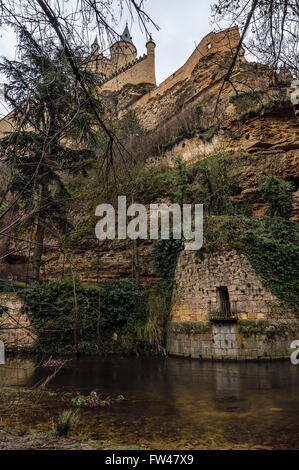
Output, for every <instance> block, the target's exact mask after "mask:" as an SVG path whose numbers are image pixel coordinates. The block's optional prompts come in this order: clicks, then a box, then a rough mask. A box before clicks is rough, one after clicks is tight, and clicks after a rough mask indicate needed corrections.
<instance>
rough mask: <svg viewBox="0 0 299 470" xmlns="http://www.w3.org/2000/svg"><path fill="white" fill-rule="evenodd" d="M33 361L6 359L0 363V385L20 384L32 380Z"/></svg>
mask: <svg viewBox="0 0 299 470" xmlns="http://www.w3.org/2000/svg"><path fill="white" fill-rule="evenodd" d="M35 367H36V366H35V361H33V360H30V359H27V360H21V359H7V360H6V364H4V365H0V387H10V386H22V385H24V384H27V383H30V382H31V381H32V378H33V375H34V372H35Z"/></svg>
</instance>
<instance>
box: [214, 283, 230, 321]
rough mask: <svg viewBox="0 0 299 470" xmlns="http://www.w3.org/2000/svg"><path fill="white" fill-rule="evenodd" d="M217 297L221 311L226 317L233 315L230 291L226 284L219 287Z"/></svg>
mask: <svg viewBox="0 0 299 470" xmlns="http://www.w3.org/2000/svg"><path fill="white" fill-rule="evenodd" d="M217 297H218V305H219V313H220V314H221V315H223V316H224V317H230V315H231V308H230V300H229V293H228V289H227V287H226V286H221V287H217Z"/></svg>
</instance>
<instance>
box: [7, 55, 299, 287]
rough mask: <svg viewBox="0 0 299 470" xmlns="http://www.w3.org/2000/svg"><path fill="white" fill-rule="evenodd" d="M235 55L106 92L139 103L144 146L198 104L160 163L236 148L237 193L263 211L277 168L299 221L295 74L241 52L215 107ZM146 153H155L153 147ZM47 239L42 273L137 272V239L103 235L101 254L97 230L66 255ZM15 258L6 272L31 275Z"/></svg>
mask: <svg viewBox="0 0 299 470" xmlns="http://www.w3.org/2000/svg"><path fill="white" fill-rule="evenodd" d="M231 59H232V53H229V52H223V51H221V52H215V53H210V54H208V55H207V56H204V57H202V58H201V59H199V60H198V62H197V63H196V65H195V66H194V67H193V68H192V69H190V71H189V74H188V77H187V78H184V79H183V80H174V84H173V86H171V87H167V88H166V89H164V88H163V87H161V88H158V89H156V90H149V89H148V87H147V86H146V85H144V86H143V85H137V86H133V85H132V86H131V85H130V86H125V87H124V88H123V89H122V90H121V91H120V92H119V93H116V92H105V93H104V95H103V99H104V101H105V102H106V104H109V106H110V109H112V111H113V114H115V115H117V114H118V115H122V114H123V113H125V112H126V111H127V110H132V109H133V110H135V112H136V115H137V117H138V119H139V121H140V124H141V125H142V126H143V127H144V128H145V129H146V130H147V131H148V132H147V135H146V136H145V137H143V139H144V141H142V140H141V141H140V143H139V147H138V149H139V151H140V152H143V151H144V147H145V144H144V142H145V141H146V145H147V147H148V149H151V148H152V149H154V148H156V147H159V146H160V148H161V146H162V144H163V143H165V141H166V140H169V139H170V138H173V137H175V136H177V133H178V128H179V127H184V126H185V128H186V127H187V128H190V127H192V125H193V124H194V119H195V118H194V107H195V105H197V106H199V107H200V109H201V113H200V126H202V132H199V131H196V132H193V134H191V135H188V137H184V136H182V138H180V139H177V140H179V142H178V141H177V140H176V142H175V143H174V144H173V145H171V146H170V147H171V149H170V150H167V151H162V152H161V155H160V157H161V158H160V157H158V156H157V154H155V156H154V157H155V158H154V160H155V164H158V165H159V164H160V162H161V160H162V161H163V162H164V165H165V164H169V165H170V166H171V164H172V163H171V160H172V157H173V156H181V157H182V158H183V159H184V160H185V161H186V162H188V163H190V164H191V163H194V162H197V161H200V160H203V159H205V158H209V157H210V156H211V155H214V154H219V153H220V154H222V153H223V154H225V153H230V154H231V156H232V158H234V157H235V158H236V159H235V162H236V163H235V165H234V166H233V170H232V171H233V174H232V177H233V182H234V185H235V187H237V188H238V190H237V192H236V194H235V196H234V198H235V200H236V201H239V202H242V201H244V202H246V203H249V204H250V206H251V209H252V215H253V216H255V217H259V216H263V215H264V214H265V211H266V206H265V204H264V203H263V201H262V200H261V198H260V194H259V191H258V184H259V181H260V179H261V177H262V176H263V175H266V174H269V173H274V174H276V175H278V176H279V177H281V178H283V179H285V180H288V181H292V182H293V183H294V184H295V185H296V188H297V190H296V192H295V193H294V214H293V220H297V221H298V220H299V191H298V181H299V174H298V171H299V170H298V168H299V166H298V158H299V122H298V120H297V119H296V117H295V113H294V110H293V108H292V106H291V104H290V102H288V100H287V95H286V91H285V90H286V89H287V88H288V86H289V84H290V77H289V76H288V74H287V73H285V72H284V73H281V75H280V76H279V80H278V81H279V83H278V84H273V82H272V81H271V79H270V78H269V76H268V71H267V68H266V67H264V66H262V65H260V64H255V63H248V62H246V61H245V59H244V56H243V55H241V57H240V59H239V61H238V63H237V65H236V67H235V70H234V72H233V75H232V77H231V83H226V85H225V86H224V89H223V93H222V95H221V98H220V101H219V105H218V108H217V112H216V113H215V106H216V102H217V97H218V94H219V90H220V87H221V85H222V83H223V79H224V76H225V74H226V71H227V69H228V67H229V65H230V63H231ZM145 92H146V93H145ZM198 109H199V108H198ZM191 115H192V116H193V117H192V119H191V118H190V116H191ZM197 124H198V123H197ZM151 146H152V147H151ZM149 152H150V150H149ZM146 156H147V159H148V161H150V160H151V159H150V158H149V157H150V156H151V154H150V153H147V155H146ZM146 165H147V164H146ZM152 202H154V200H153V201H152ZM93 211H94V207H92V212H93ZM79 212H80V211H79ZM92 215H93V214H92ZM25 238H27V235H26V237H25ZM47 244H48V245H49V247H47V248H46V249H45V255H44V267H43V272H42V277H43V279H54V278H57V277H59V276H61V275H62V273H63V269H64V271H65V273H66V274H67V275H69V274H70V272H71V266H73V267H75V271H76V274H78V275H80V276H81V278H82V279H83V280H84V281H88V282H89V281H92V282H94V281H96V280H97V278H102V279H103V278H104V279H111V278H120V277H127V278H130V277H131V275H132V246H131V242H119V241H115V242H113V243H112V242H111V243H108V242H107V243H104V244H102V245H101V249H100V254H98V253H97V251H96V250H97V243H96V240H95V239H94V238H93V240H92V241H90V240H86V241H85V242H84V241H83V242H82V243H80V246H78V247H76V248H75V249H73V248H72V251H71V253H72V254H71V256H69V255H68V256H67V257H65V255H63V254H61V253H60V252H58V251H57V250H55V249H51V247H50V246H51V245H57V242H56V241H53V240H48V242H47ZM26 246H27V244H26V243H24V244H22V243H19V242H18V243H16V242H13V243H11V248H16V247H17V248H18V250H19V253H20V252H21V253H23V254H24V255H27V251H28V250H27V249H26ZM138 251H139V264H140V272H141V282H143V283H150V282H152V281H154V280H155V279H157V274H156V273H155V272H154V268H153V264H152V256H151V243H147V242H142V243H140V244H139V250H138ZM9 262H10V264H8V265H5V266H2V267H1V276H2V277H7V276H9V275H11V276H14V275H15V274H14V273H15V272H23V277H25V275H24V273H25V272H26V269H27V268H26V263H25V264H24V260H23V261H22V262H20V259H16V258H15V259H14V257H13V256H12V257H11V258H10V261H9ZM63 266H64V268H63Z"/></svg>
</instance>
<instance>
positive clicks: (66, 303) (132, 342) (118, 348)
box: [20, 279, 165, 355]
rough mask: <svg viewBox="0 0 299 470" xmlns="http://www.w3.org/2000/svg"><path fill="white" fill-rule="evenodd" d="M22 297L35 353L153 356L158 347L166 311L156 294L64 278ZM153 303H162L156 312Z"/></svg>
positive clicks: (36, 287)
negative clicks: (88, 284)
mask: <svg viewBox="0 0 299 470" xmlns="http://www.w3.org/2000/svg"><path fill="white" fill-rule="evenodd" d="M20 297H21V298H22V299H23V300H24V303H25V306H24V309H23V311H24V312H26V313H27V314H28V315H29V318H30V321H31V324H32V326H33V328H34V329H35V331H36V334H37V341H36V344H35V346H34V351H36V352H39V353H49V354H61V355H67V354H70V355H72V354H74V353H75V352H79V353H82V354H99V355H103V354H109V353H110V354H131V353H135V354H139V353H143V354H155V353H157V351H159V348H160V346H162V341H163V326H164V322H165V311H164V310H163V298H161V293H160V291H159V290H156V291H155V292H152V291H143V290H140V289H138V288H137V287H136V285H135V284H134V283H133V282H131V281H120V282H104V283H102V284H101V285H100V287H87V286H83V285H82V284H80V283H79V281H75V283H74V282H72V281H70V280H67V279H64V280H62V281H51V282H45V283H43V284H35V285H34V286H33V287H31V288H30V289H24V290H23V291H22V292H20ZM153 299H155V301H158V303H159V304H160V308H159V309H158V310H155V309H154V310H155V312H153ZM155 305H156V304H155ZM160 330H161V331H160Z"/></svg>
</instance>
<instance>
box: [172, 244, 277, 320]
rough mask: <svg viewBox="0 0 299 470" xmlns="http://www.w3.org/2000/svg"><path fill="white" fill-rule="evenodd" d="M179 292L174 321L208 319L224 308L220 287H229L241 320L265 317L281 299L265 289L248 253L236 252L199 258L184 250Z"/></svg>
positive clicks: (179, 266) (179, 267) (178, 270)
mask: <svg viewBox="0 0 299 470" xmlns="http://www.w3.org/2000/svg"><path fill="white" fill-rule="evenodd" d="M175 283H176V291H175V293H174V296H173V305H172V310H171V319H172V321H174V322H186V321H190V322H194V321H206V320H208V319H209V317H210V316H213V314H214V313H215V314H217V313H218V312H219V310H220V300H219V292H218V290H217V288H219V287H221V286H225V287H227V290H228V294H229V299H230V303H231V310H232V312H233V314H234V315H236V316H237V317H238V318H239V319H251V320H252V319H257V320H260V319H265V318H267V317H268V316H270V315H271V313H272V312H273V311H274V308H275V305H277V302H278V301H277V298H276V297H275V296H274V295H273V294H272V293H271V292H270V291H269V290H267V289H266V288H265V286H264V285H263V283H262V279H261V277H260V276H259V275H258V274H256V272H255V271H254V269H253V268H252V266H251V264H250V263H249V261H248V260H247V258H246V257H245V256H244V255H238V254H237V253H236V252H235V251H231V252H225V253H222V254H215V255H211V256H207V257H205V259H204V260H203V261H201V260H200V259H197V258H196V253H195V252H187V251H183V252H182V253H181V254H180V256H179V259H178V264H177V268H176V271H175Z"/></svg>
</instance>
